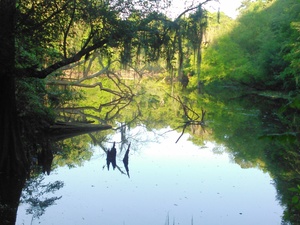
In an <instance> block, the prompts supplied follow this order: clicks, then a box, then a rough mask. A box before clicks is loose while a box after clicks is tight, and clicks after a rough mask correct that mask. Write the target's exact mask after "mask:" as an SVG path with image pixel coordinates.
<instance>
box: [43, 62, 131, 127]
mask: <svg viewBox="0 0 300 225" xmlns="http://www.w3.org/2000/svg"><path fill="white" fill-rule="evenodd" d="M101 75H102V76H103V75H104V76H105V77H106V78H107V79H108V80H109V81H110V85H109V86H110V87H109V88H108V87H104V85H103V82H95V81H94V80H95V78H97V77H99V76H101ZM103 79H104V78H103ZM48 85H56V86H57V85H60V86H65V87H67V86H68V87H69V86H72V87H80V88H95V87H99V88H100V92H105V93H107V94H110V95H111V96H113V97H111V99H110V100H109V101H107V102H104V103H100V105H98V106H94V105H93V106H63V107H60V108H57V110H58V111H59V112H60V115H61V118H62V119H64V120H67V121H70V120H73V121H74V120H76V121H78V120H79V121H83V122H93V121H89V120H88V119H87V118H92V119H93V120H97V121H98V122H99V123H106V122H107V121H110V120H113V119H114V118H115V117H116V116H118V115H119V114H120V112H121V111H122V110H123V109H125V108H126V107H127V106H128V105H129V104H130V103H131V102H132V100H133V97H134V96H135V94H134V93H133V91H132V89H131V87H129V86H128V85H126V84H125V82H123V81H122V80H121V79H120V75H119V74H117V73H115V72H113V71H112V70H109V66H107V67H104V68H103V69H102V70H100V71H99V72H96V73H94V74H92V75H88V76H83V77H81V78H79V79H76V80H75V81H70V80H69V81H65V80H55V81H51V82H48ZM98 97H99V98H100V95H99V96H98ZM93 98H95V96H93ZM103 109H106V110H105V114H104V116H103V117H102V118H100V117H99V116H95V115H93V114H88V113H86V111H87V110H90V111H93V112H95V113H97V114H98V115H99V113H101V112H102V111H103Z"/></svg>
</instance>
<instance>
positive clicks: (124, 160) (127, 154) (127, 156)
mask: <svg viewBox="0 0 300 225" xmlns="http://www.w3.org/2000/svg"><path fill="white" fill-rule="evenodd" d="M130 145H131V143H129V145H128V148H127V150H126V153H125V155H124V158H123V164H124V167H125V169H126V173H127V176H128V177H130V175H129V166H128V160H129V151H130Z"/></svg>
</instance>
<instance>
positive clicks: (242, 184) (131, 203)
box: [18, 127, 283, 225]
mask: <svg viewBox="0 0 300 225" xmlns="http://www.w3.org/2000/svg"><path fill="white" fill-rule="evenodd" d="M167 130H169V129H163V130H157V131H156V132H148V131H147V130H146V129H145V128H144V127H138V128H136V129H132V130H130V135H132V136H131V137H133V136H134V137H135V138H137V137H140V140H141V142H140V143H139V142H138V141H137V139H135V138H132V139H130V141H131V144H128V145H127V150H128V152H127V151H126V152H125V154H124V151H121V150H119V149H120V145H121V140H120V137H119V134H118V135H115V136H112V137H111V140H113V141H111V142H108V144H107V146H109V147H108V148H109V149H110V151H111V149H112V148H115V149H116V165H117V164H118V162H119V161H120V162H122V161H123V162H124V161H125V162H126V160H127V159H126V157H127V156H129V157H130V179H128V178H127V176H124V175H123V174H121V173H119V172H117V173H115V172H114V171H117V170H109V171H108V170H107V169H105V170H103V169H101V163H103V162H105V160H106V159H107V154H105V155H103V149H102V148H100V147H97V146H95V147H93V151H94V155H93V157H92V158H91V160H90V161H89V162H86V163H85V164H84V166H82V167H78V168H73V169H71V170H70V169H69V168H67V167H62V168H58V169H56V171H54V172H53V173H51V175H50V176H48V177H46V179H47V180H48V181H53V180H63V181H64V183H65V186H64V188H62V189H60V190H59V191H57V194H59V195H62V196H63V197H62V198H61V199H60V200H59V201H58V202H57V205H54V206H52V207H51V208H49V209H48V210H47V211H46V212H45V214H44V215H43V216H41V217H40V218H39V220H38V221H36V222H39V223H41V224H45V225H47V224H83V223H84V224H92V225H93V224H95V225H96V224H99V223H100V224H107V225H118V224H131V225H140V224H163V223H164V221H165V220H166V215H168V217H169V218H170V220H171V221H175V222H176V224H178V223H179V224H190V223H191V218H193V219H192V220H193V224H219V223H221V222H222V224H233V225H234V224H243V225H248V224H249V225H252V224H256V225H265V224H280V222H281V215H282V212H283V208H282V207H281V206H280V205H279V204H278V202H277V201H276V190H275V188H274V186H273V185H272V184H270V182H271V180H272V179H271V177H270V176H269V175H268V174H266V173H263V172H262V171H260V170H259V169H257V168H250V169H247V170H246V169H242V168H241V167H240V166H239V165H237V164H234V163H232V161H231V159H230V156H229V155H228V154H227V153H226V151H227V150H226V148H225V147H224V146H220V145H217V144H216V143H213V142H205V146H203V147H199V146H196V145H194V144H193V143H192V142H190V141H188V138H189V135H187V134H184V135H183V136H182V138H181V139H180V142H179V143H178V144H175V141H176V139H177V138H178V136H179V135H180V133H177V132H172V133H170V132H168V133H166V131H167ZM146 140H148V141H149V142H147V141H146ZM114 142H115V143H114ZM216 148H218V151H216V150H215V149H216ZM125 149H126V148H124V150H125ZM129 149H130V151H129ZM214 152H219V154H214ZM126 155H127V156H126ZM124 158H125V159H124ZM124 167H125V166H124ZM116 168H117V167H116ZM120 168H121V166H120ZM121 169H122V168H121ZM23 207H24V206H23ZM18 218H19V220H18V222H19V224H21V222H24V223H25V224H28V223H26V218H27V216H26V215H25V213H24V208H22V207H21V208H20V209H19V212H18ZM261 218H264V219H263V220H261Z"/></svg>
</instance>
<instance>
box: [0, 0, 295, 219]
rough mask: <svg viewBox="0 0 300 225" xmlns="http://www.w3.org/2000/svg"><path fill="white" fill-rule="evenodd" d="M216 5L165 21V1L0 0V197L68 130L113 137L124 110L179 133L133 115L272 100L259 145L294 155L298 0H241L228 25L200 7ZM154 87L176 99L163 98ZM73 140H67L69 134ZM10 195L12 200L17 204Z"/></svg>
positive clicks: (193, 119) (290, 213)
mask: <svg viewBox="0 0 300 225" xmlns="http://www.w3.org/2000/svg"><path fill="white" fill-rule="evenodd" d="M212 1H213V0H206V1H198V2H196V3H195V2H194V3H193V4H191V5H189V6H188V7H186V8H185V9H183V10H182V13H181V14H179V15H177V16H176V17H175V18H169V17H168V16H167V14H166V12H167V10H168V7H169V4H170V1H166V0H158V1H151V0H147V1H141V0H127V1H123V0H114V1H108V0H83V1H82V0H81V1H79V0H63V1H41V0H13V1H8V0H0V49H2V51H0V68H1V70H0V104H1V105H2V107H1V109H0V118H1V119H0V140H1V142H0V143H1V144H0V175H1V185H2V186H1V190H4V189H5V188H7V187H8V186H9V185H12V186H14V185H15V183H19V184H18V185H15V187H14V188H15V189H18V188H19V189H20V188H22V185H23V183H24V182H25V179H26V177H28V176H30V175H33V174H34V172H33V171H34V169H33V168H34V166H35V163H36V162H35V160H34V159H35V158H36V157H37V155H38V154H41V152H42V154H44V155H47V154H48V153H49V152H48V151H47V149H48V148H49V143H48V141H47V138H48V137H49V135H50V136H52V137H53V136H54V137H55V138H56V139H57V140H61V139H63V138H65V137H66V136H64V135H65V132H66V129H69V128H66V126H69V125H70V124H71V125H74V126H75V128H74V129H79V130H80V132H82V133H85V132H87V131H91V130H93V129H95V130H101V129H103V130H109V129H111V128H112V127H113V126H114V125H115V124H113V123H114V122H113V121H114V120H115V119H116V118H119V117H120V112H121V111H124V110H125V109H128V108H129V109H130V112H132V114H131V115H130V113H128V115H127V114H126V116H127V120H128V121H131V120H132V122H131V123H133V124H134V123H138V122H137V121H135V120H134V119H136V118H138V117H139V116H141V115H143V120H144V121H143V122H144V123H149V124H147V125H148V126H149V127H151V126H153V127H154V124H151V123H157V124H155V125H158V126H161V127H164V126H165V124H164V122H165V121H163V118H164V119H165V120H166V121H167V122H166V123H167V124H171V125H172V126H173V127H174V128H175V127H177V123H178V121H179V119H181V118H173V117H172V118H171V115H170V114H169V113H168V111H163V110H161V111H159V112H158V113H157V114H156V115H154V114H150V112H149V111H146V110H145V111H143V109H141V106H142V105H147V106H148V107H150V108H155V109H157V108H159V106H160V105H162V104H170V105H172V103H170V102H169V101H170V99H172V100H174V101H175V102H176V104H177V105H181V106H183V108H184V109H185V110H187V109H189V110H191V109H190V108H187V106H185V104H184V103H185V102H186V101H188V100H191V101H194V102H197V99H198V98H201V96H202V97H203V96H204V97H203V98H206V97H205V94H209V95H211V96H214V97H215V98H223V96H226V95H227V97H226V98H227V99H229V98H232V97H236V96H237V95H240V96H253V95H255V96H262V97H265V98H266V99H268V101H272V102H276V103H277V104H279V106H278V110H277V112H274V113H278V115H279V117H280V120H281V122H282V123H283V124H284V127H282V129H279V130H278V132H277V133H270V134H266V135H264V136H262V138H269V139H274V140H279V142H289V144H290V145H291V146H293V148H298V147H299V141H300V135H299V116H298V113H299V109H300V93H299V87H300V84H299V78H300V13H299V12H300V2H299V1H297V0H256V1H251V0H244V1H242V4H241V6H240V8H239V16H238V17H237V18H236V19H232V18H230V17H228V16H227V15H225V14H224V13H223V12H210V11H209V10H207V8H206V7H205V6H206V5H207V4H209V3H210V2H212ZM161 83H163V84H164V85H167V87H168V88H169V89H171V90H173V89H174V88H175V89H176V90H180V92H181V93H182V95H181V96H180V97H175V96H169V95H166V94H165V93H164V92H162V91H161V89H162V88H161V86H160V84H161ZM95 87H97V89H95ZM87 96H101V97H100V99H94V98H91V97H89V98H88V97H87ZM86 99H88V100H86ZM100 100H101V102H99V101H100ZM87 102H88V103H89V105H88V106H87V105H86V103H87ZM132 102H134V103H135V105H133V106H132V105H131V106H129V105H130V104H132ZM95 105H96V106H99V107H98V108H97V107H95ZM126 107H127V108H126ZM130 107H131V108H130ZM170 107H171V106H170ZM174 111H175V110H174ZM191 111H192V110H191ZM184 114H185V117H186V118H187V120H188V122H186V124H187V123H189V124H191V123H201V122H203V121H202V120H203V117H204V114H205V111H204V110H203V109H202V110H199V111H197V112H196V111H192V116H190V114H189V113H188V112H187V111H184ZM201 114H202V118H201V116H199V115H201ZM147 117H148V118H151V120H149V119H146V118H147ZM153 117H156V118H155V120H154V119H153ZM78 122H80V125H78ZM91 123H94V124H91ZM68 124H69V125H68ZM82 124H84V125H82ZM78 126H79V127H78ZM185 128H186V127H184V129H185ZM72 131H74V130H71V134H70V135H71V136H72V134H73V133H76V132H77V130H76V131H75V132H73V133H72ZM183 131H184V130H183ZM76 134H78V133H76ZM60 135H62V136H60ZM197 141H200V140H197ZM60 147H61V146H60ZM61 148H63V147H61ZM288 153H290V152H288ZM288 153H286V154H288ZM74 154H75V153H74ZM76 154H77V153H76ZM274 155H276V154H275V153H274ZM274 155H273V156H274ZM61 157H63V156H61ZM83 157H89V153H88V152H86V153H84V156H83ZM276 157H277V156H274V158H276ZM268 160H270V159H268ZM289 160H290V161H293V163H291V164H292V165H293V166H291V167H289V165H285V166H286V167H288V168H289V169H290V171H292V170H295V171H296V172H295V173H296V175H295V174H293V181H291V183H292V184H291V187H290V190H291V193H290V194H289V197H288V198H287V199H288V200H286V202H289V204H288V210H287V212H286V215H285V216H286V218H287V220H289V221H291V222H292V224H299V221H300V217H299V214H298V212H299V211H300V183H299V170H298V169H299V163H298V162H299V160H300V152H299V148H298V151H295V152H293V153H292V157H291V158H289ZM266 161H267V159H266ZM62 163H63V164H68V163H66V162H62ZM48 167H49V165H48ZM50 167H51V165H50ZM44 170H46V171H47V168H44ZM297 172H298V174H297ZM291 173H292V172H291ZM293 173H294V172H293ZM289 175H291V174H289ZM286 176H288V175H286ZM291 176H292V175H291ZM8 177H15V178H14V179H15V180H14V182H7V181H6V180H5V179H8ZM281 178H282V177H281ZM281 178H280V179H281ZM280 179H279V180H280ZM282 179H286V180H287V179H288V178H287V177H284V178H282ZM2 180H3V182H2ZM0 197H1V198H3V199H1V198H0V201H5V199H4V198H5V197H3V195H2V194H1V196H0ZM14 198H16V199H15V200H9V201H13V202H15V203H16V202H18V199H19V198H20V196H17V197H14ZM16 207H17V206H16ZM14 210H16V209H14ZM13 214H15V212H10V213H7V211H6V210H2V209H1V212H0V216H1V217H2V216H4V215H6V217H9V216H7V215H11V216H12V217H14V216H15V215H14V216H13ZM7 224H9V223H7Z"/></svg>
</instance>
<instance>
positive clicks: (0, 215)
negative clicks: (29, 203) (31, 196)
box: [0, 174, 26, 225]
mask: <svg viewBox="0 0 300 225" xmlns="http://www.w3.org/2000/svg"><path fill="white" fill-rule="evenodd" d="M25 180H26V177H25V176H24V177H18V176H10V177H8V176H6V175H4V174H0V224H1V225H14V224H15V222H16V218H17V210H18V206H19V201H20V197H21V193H22V188H23V187H24V183H25Z"/></svg>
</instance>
